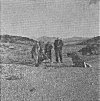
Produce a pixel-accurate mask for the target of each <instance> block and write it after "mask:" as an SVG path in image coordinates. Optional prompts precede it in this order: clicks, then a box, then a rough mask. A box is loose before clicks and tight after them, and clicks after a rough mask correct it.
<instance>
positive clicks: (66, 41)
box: [37, 36, 88, 45]
mask: <svg viewBox="0 0 100 101" xmlns="http://www.w3.org/2000/svg"><path fill="white" fill-rule="evenodd" d="M87 39H88V38H83V37H72V38H63V39H62V40H63V42H64V44H65V45H66V44H67V45H68V44H76V43H79V42H82V41H83V40H87ZM37 40H38V41H43V42H45V43H46V42H48V41H49V42H52V43H53V42H54V41H55V40H56V37H47V36H43V37H40V38H38V39H37Z"/></svg>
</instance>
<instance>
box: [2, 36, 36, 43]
mask: <svg viewBox="0 0 100 101" xmlns="http://www.w3.org/2000/svg"><path fill="white" fill-rule="evenodd" d="M0 42H4V43H7V42H9V43H16V44H32V43H34V42H35V40H33V39H30V38H27V37H21V36H11V35H0Z"/></svg>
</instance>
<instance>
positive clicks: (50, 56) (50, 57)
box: [49, 51, 52, 62]
mask: <svg viewBox="0 0 100 101" xmlns="http://www.w3.org/2000/svg"><path fill="white" fill-rule="evenodd" d="M49 59H50V62H52V55H51V51H50V52H49Z"/></svg>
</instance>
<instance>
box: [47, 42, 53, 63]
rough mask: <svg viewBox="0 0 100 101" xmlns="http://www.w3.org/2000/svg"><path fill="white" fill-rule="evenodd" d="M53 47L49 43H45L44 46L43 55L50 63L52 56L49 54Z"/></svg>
mask: <svg viewBox="0 0 100 101" xmlns="http://www.w3.org/2000/svg"><path fill="white" fill-rule="evenodd" d="M52 48H53V46H52V44H51V43H50V42H47V43H46V45H45V55H46V56H47V58H48V59H50V62H52V54H51V50H52Z"/></svg>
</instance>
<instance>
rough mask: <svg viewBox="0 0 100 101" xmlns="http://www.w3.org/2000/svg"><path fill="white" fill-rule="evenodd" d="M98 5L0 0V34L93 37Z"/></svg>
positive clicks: (84, 0) (67, 0)
mask: <svg viewBox="0 0 100 101" xmlns="http://www.w3.org/2000/svg"><path fill="white" fill-rule="evenodd" d="M99 4H100V2H97V3H93V4H91V5H89V0H1V34H10V35H20V36H27V37H31V38H34V37H36V38H37V37H41V36H52V37H63V38H65V37H66V38H68V37H78V36H79V37H81V36H82V37H92V36H97V35H98V34H99Z"/></svg>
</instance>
